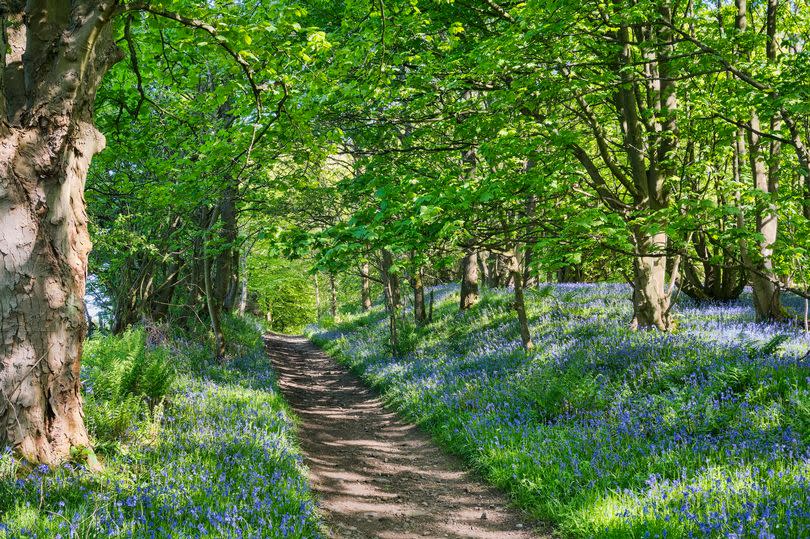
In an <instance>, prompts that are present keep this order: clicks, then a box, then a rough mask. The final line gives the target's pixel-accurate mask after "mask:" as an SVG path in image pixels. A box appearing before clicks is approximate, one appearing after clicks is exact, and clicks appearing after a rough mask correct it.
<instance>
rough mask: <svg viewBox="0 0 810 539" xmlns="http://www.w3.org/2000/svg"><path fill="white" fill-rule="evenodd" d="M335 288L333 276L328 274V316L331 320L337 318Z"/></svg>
mask: <svg viewBox="0 0 810 539" xmlns="http://www.w3.org/2000/svg"><path fill="white" fill-rule="evenodd" d="M337 307H338V305H337V286H335V274H334V273H330V274H329V314H330V315H332V320H335V319H336V318H337Z"/></svg>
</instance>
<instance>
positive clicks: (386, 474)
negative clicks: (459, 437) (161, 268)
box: [266, 334, 542, 539]
mask: <svg viewBox="0 0 810 539" xmlns="http://www.w3.org/2000/svg"><path fill="white" fill-rule="evenodd" d="M266 343H267V351H268V354H269V355H270V358H271V360H272V363H273V365H274V367H275V369H276V371H277V372H278V377H279V386H280V388H281V391H282V393H283V394H284V396H285V397H286V399H287V401H288V402H289V403H290V405H291V406H292V408H293V409H294V410H295V412H296V413H297V414H298V416H299V418H300V420H301V422H300V431H299V439H300V443H301V446H302V449H303V452H304V456H305V460H306V464H307V466H308V467H309V472H310V482H311V484H312V487H313V489H314V491H315V495H316V499H317V500H318V503H319V506H320V510H321V514H322V516H323V518H324V520H325V522H326V525H327V526H328V528H329V530H330V531H331V536H332V537H339V538H346V539H361V538H362V539H365V538H372V537H374V538H381V539H409V538H416V537H437V538H441V537H450V538H486V539H529V538H537V537H541V536H542V535H541V532H537V531H533V530H532V524H531V521H530V520H528V519H526V518H525V517H523V516H521V515H520V514H519V513H518V512H517V511H516V510H514V509H511V508H510V507H509V504H508V500H507V498H506V497H505V496H504V495H503V494H502V493H500V492H499V491H497V490H495V489H494V488H492V487H489V486H487V485H485V484H483V483H482V482H481V481H480V480H478V479H476V478H475V477H474V476H473V475H472V474H471V473H469V472H466V471H465V470H464V467H463V466H462V464H461V462H460V461H459V460H458V459H455V458H453V457H451V456H448V455H447V454H445V453H443V452H442V451H441V450H439V449H438V448H437V447H436V446H435V445H434V443H433V442H432V441H431V440H430V438H429V437H428V436H427V435H426V434H424V433H422V432H421V431H419V430H418V429H417V428H416V427H415V426H413V425H410V424H408V423H405V422H403V421H401V420H400V419H398V417H397V416H396V414H395V413H393V412H391V411H390V410H387V409H385V407H384V406H383V404H382V402H381V400H380V399H379V398H378V397H377V396H376V395H375V394H374V392H373V391H371V390H369V389H368V388H366V387H365V386H364V385H363V384H362V383H361V382H360V381H359V380H358V379H357V377H356V376H354V375H353V374H351V373H350V372H349V371H347V370H346V369H345V368H344V367H343V366H341V365H339V364H337V363H336V362H335V361H334V360H333V359H331V358H330V357H328V356H327V355H326V354H324V353H323V352H322V351H321V350H320V349H318V348H317V347H316V346H315V345H314V344H312V343H311V342H309V340H307V339H306V338H305V337H291V336H284V335H276V334H270V335H267V337H266Z"/></svg>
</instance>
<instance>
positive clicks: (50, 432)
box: [0, 0, 300, 464]
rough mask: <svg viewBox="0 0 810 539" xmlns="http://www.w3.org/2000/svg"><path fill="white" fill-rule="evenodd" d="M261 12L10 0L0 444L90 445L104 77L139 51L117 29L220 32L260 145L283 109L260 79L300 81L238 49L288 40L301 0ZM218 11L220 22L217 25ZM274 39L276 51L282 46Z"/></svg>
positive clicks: (47, 456) (0, 128)
mask: <svg viewBox="0 0 810 539" xmlns="http://www.w3.org/2000/svg"><path fill="white" fill-rule="evenodd" d="M253 8H254V9H253V11H252V12H251V13H252V16H246V15H245V12H244V11H241V12H240V10H241V9H242V8H241V7H240V6H235V7H234V6H220V5H218V4H216V3H209V4H206V5H203V6H200V5H196V4H195V3H192V2H180V1H176V2H154V3H152V2H122V1H116V0H73V1H70V2H54V1H45V0H43V1H29V2H17V1H13V2H4V3H2V5H0V15H1V16H2V33H0V39H2V42H0V54H2V66H3V73H2V77H1V78H0V105H1V106H0V109H2V110H3V117H2V121H1V122H0V137H2V142H0V147H1V148H2V150H0V151H1V152H2V155H1V156H0V202H1V203H2V208H0V253H2V257H3V264H2V269H0V333H2V336H1V337H2V344H0V347H2V348H0V357H1V358H2V371H0V389H2V402H0V421H2V428H0V443H4V444H7V445H10V446H12V447H13V448H15V450H17V451H18V452H19V453H20V454H21V455H22V456H23V457H25V458H26V459H28V460H29V461H31V462H43V463H49V464H51V463H57V462H60V461H62V460H65V459H66V458H69V457H70V455H71V449H72V448H82V447H84V448H89V446H90V443H89V439H88V435H87V431H86V429H85V426H84V422H83V417H82V410H81V398H80V393H79V391H80V380H79V364H80V357H81V351H82V341H83V339H84V337H85V334H86V330H87V329H86V326H87V323H86V320H85V306H84V294H85V279H86V276H87V262H88V253H89V252H90V248H91V242H90V237H89V235H88V222H87V213H86V208H85V198H84V187H85V181H86V178H87V173H88V168H89V167H90V162H91V159H92V158H93V156H94V155H96V154H97V153H98V152H100V151H101V150H102V149H103V148H104V147H105V137H104V135H102V134H101V133H100V132H99V130H98V129H97V128H96V126H95V124H94V101H95V98H96V94H97V92H98V90H99V86H100V84H101V82H102V79H103V78H104V75H105V74H106V73H107V72H108V71H109V70H110V68H111V67H112V66H113V65H114V64H116V63H117V62H119V61H120V60H121V59H122V58H124V57H125V54H124V53H123V52H122V50H121V49H120V48H119V47H118V46H117V45H116V42H115V39H114V36H113V34H114V32H122V30H123V22H124V20H125V19H129V23H128V24H131V21H132V19H133V17H135V20H136V22H137V23H138V24H148V23H150V21H153V20H157V19H161V20H165V21H167V22H170V23H171V24H176V25H180V26H184V27H187V28H189V29H190V30H191V31H193V32H194V33H195V35H196V36H198V37H200V38H201V39H200V40H199V41H200V42H202V38H203V36H204V38H205V39H206V40H211V41H212V42H213V44H214V46H215V47H216V48H218V49H219V50H221V51H222V52H223V54H224V57H226V58H228V59H229V61H231V62H232V63H233V65H234V66H235V69H236V70H237V72H239V73H240V75H241V78H242V80H243V83H242V84H243V88H244V91H245V94H246V95H248V96H249V97H250V103H251V107H252V108H253V118H252V122H253V125H254V126H256V127H251V126H249V127H248V131H249V132H251V135H250V137H249V138H250V143H249V146H253V145H255V144H256V142H257V141H258V139H259V138H261V136H262V135H263V134H264V133H265V132H266V128H265V127H264V126H266V125H269V124H270V123H272V121H274V120H275V119H276V118H277V117H278V111H270V112H268V111H263V110H262V108H261V93H262V91H263V87H260V86H261V85H263V84H265V82H267V81H270V82H269V83H268V86H273V87H274V88H278V91H275V90H274V92H273V93H275V94H276V95H278V96H282V94H284V95H286V85H285V83H284V82H283V81H281V80H280V78H279V75H278V72H277V71H274V70H272V69H266V67H269V65H268V64H264V65H263V66H262V67H261V69H256V70H254V69H253V68H252V67H251V65H250V62H249V58H250V54H249V52H248V51H247V50H245V51H242V50H241V48H235V47H232V46H231V45H230V44H229V43H230V42H231V41H232V40H238V41H239V42H241V43H250V41H251V39H250V36H251V35H261V36H270V35H271V34H269V33H268V32H267V28H269V27H273V28H276V26H275V25H276V24H278V23H279V20H282V21H284V22H285V24H283V25H281V26H282V29H281V30H280V33H281V36H280V37H281V38H282V39H287V40H288V41H290V40H289V36H290V35H293V36H295V31H294V30H291V28H293V27H292V26H291V24H286V22H288V21H289V19H290V18H291V17H292V16H293V15H292V12H293V8H292V6H284V7H283V11H281V13H282V14H283V16H274V17H271V16H268V13H269V11H268V9H269V8H261V9H259V8H257V6H253ZM214 12H216V13H217V17H216V18H217V20H218V22H217V23H216V24H209V23H207V22H204V19H205V16H206V15H210V14H211V13H214ZM237 12H239V13H237ZM232 22H235V24H229V23H232ZM218 26H221V27H222V28H224V30H223V31H220V30H219V29H218ZM299 28H300V27H299ZM245 36H247V37H245ZM263 39H264V43H262V45H265V46H267V48H268V49H273V50H275V49H277V47H278V44H274V45H273V46H271V45H270V44H269V43H268V42H267V39H268V38H267V37H263ZM290 43H292V41H290ZM257 44H258V43H257ZM290 46H291V47H292V45H290ZM130 53H132V54H134V51H133V50H132V49H130ZM133 58H135V56H133ZM282 58H284V57H282ZM131 67H133V68H134V69H136V70H137V67H138V66H137V64H135V65H133V66H131ZM137 90H138V92H139V94H140V96H141V101H140V102H139V104H138V107H137V108H138V109H140V108H141V106H142V103H143V102H145V101H147V100H148V99H147V98H148V96H147V88H145V84H144V81H143V80H142V78H141V75H140V73H138V82H137ZM282 99H283V98H282ZM257 107H258V110H257ZM246 156H247V157H248V158H249V150H248V151H243V152H242V153H241V154H237V156H236V157H237V158H241V160H242V161H243V162H244V161H245V158H246Z"/></svg>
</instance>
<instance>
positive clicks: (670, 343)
mask: <svg viewBox="0 0 810 539" xmlns="http://www.w3.org/2000/svg"><path fill="white" fill-rule="evenodd" d="M440 290H441V289H440ZM446 290H449V291H452V293H446V292H444V293H443V294H442V299H441V301H440V303H439V304H438V305H437V308H436V310H435V315H436V320H435V321H434V323H433V324H431V325H430V327H429V329H428V330H427V331H424V332H423V333H422V334H421V335H420V336H419V338H418V340H417V342H416V345H415V350H414V351H413V352H412V353H411V354H409V355H407V356H402V357H399V358H395V357H391V355H390V350H389V349H388V331H387V321H386V320H385V317H384V316H382V314H383V313H382V312H381V311H380V310H376V311H372V313H369V314H363V315H355V316H351V317H347V318H346V319H344V320H343V321H342V322H341V323H339V324H337V325H336V327H334V328H331V329H330V330H329V331H320V330H317V329H316V330H314V333H313V339H314V340H315V341H316V342H318V343H319V344H322V345H323V346H324V349H325V350H327V351H328V352H329V353H330V354H332V355H334V356H335V357H336V358H337V359H338V360H339V361H341V362H343V363H344V364H345V365H347V366H349V367H350V368H351V369H352V370H353V371H355V372H357V373H358V374H359V375H361V376H362V377H363V378H364V379H365V380H367V381H368V382H369V383H370V384H371V385H372V386H374V387H376V388H377V389H379V390H380V391H381V393H382V395H383V397H384V398H385V399H386V400H387V401H388V402H389V403H390V404H391V405H392V406H393V407H395V408H396V409H397V410H398V411H400V412H401V413H402V414H403V415H404V416H405V417H407V418H409V419H411V420H413V421H415V422H417V423H419V424H420V425H422V426H423V427H424V428H425V429H427V430H428V431H429V432H430V433H431V434H432V435H433V436H434V437H435V438H436V439H437V440H439V441H440V443H442V444H443V445H444V446H445V447H446V448H448V449H449V450H451V451H453V452H455V453H458V454H459V455H461V456H463V457H464V458H465V459H466V460H467V461H468V462H469V463H470V465H471V466H474V467H475V468H477V469H478V470H480V471H481V472H482V473H483V474H484V475H485V476H486V477H487V478H488V479H489V480H490V481H492V482H493V483H495V484H497V485H499V486H501V487H502V488H504V489H507V490H508V491H509V492H510V493H511V494H512V496H513V497H514V499H515V500H516V502H517V503H518V504H520V505H521V506H522V507H524V508H526V509H527V510H528V511H530V512H531V513H533V514H534V515H536V516H538V517H539V518H541V519H544V520H550V521H551V522H552V523H554V524H555V525H556V527H557V529H558V530H559V533H560V534H561V535H563V536H572V537H608V538H620V537H644V536H646V535H647V534H649V535H650V536H653V537H654V536H656V535H657V536H659V537H663V536H668V537H688V536H689V535H690V534H691V535H694V536H714V535H717V536H722V535H723V534H727V535H733V534H736V535H738V536H742V537H756V536H757V535H758V534H759V532H760V530H761V529H768V530H771V532H772V533H773V535H774V536H775V537H780V538H781V537H785V538H788V537H796V536H804V535H806V531H807V530H806V525H807V522H806V520H803V519H797V518H795V517H794V516H793V515H794V514H793V510H792V509H791V508H792V507H802V508H804V507H807V503H808V498H807V490H806V488H805V485H806V481H807V474H808V473H809V472H810V469H808V466H807V461H806V458H805V448H806V447H807V441H808V439H809V438H808V436H810V406H809V404H810V386H809V385H808V384H810V379H808V378H807V366H806V357H804V358H803V357H802V356H803V355H804V353H805V352H806V343H807V338H806V336H805V335H803V334H802V333H800V332H798V331H795V330H793V329H790V328H786V327H779V326H774V325H757V324H755V323H754V313H753V312H752V311H753V310H752V309H751V308H750V307H748V308H746V306H745V305H746V304H745V303H741V302H738V303H734V304H732V305H728V306H718V305H712V306H707V307H703V308H699V307H698V308H696V307H693V306H686V307H683V306H681V307H676V308H677V309H679V311H678V317H679V321H680V323H679V330H678V332H677V333H674V334H663V333H658V332H654V331H644V332H633V331H630V330H629V329H628V328H627V327H625V323H624V321H625V320H627V319H629V317H630V316H631V312H632V310H631V305H630V302H629V301H628V299H627V298H628V296H627V288H626V287H624V286H622V285H608V284H598V285H582V284H576V285H560V286H556V287H553V288H552V289H551V290H549V289H547V288H546V289H544V290H543V292H542V293H538V294H531V295H529V300H528V311H529V318H530V320H531V324H530V327H531V331H532V335H533V337H534V338H535V342H536V343H538V346H537V348H536V349H535V350H534V351H533V352H532V353H529V354H527V353H525V352H524V351H522V350H521V349H520V348H519V341H518V340H517V334H516V322H515V320H514V317H513V316H512V315H511V312H510V306H509V303H510V299H511V296H510V294H508V293H506V292H505V291H501V290H488V291H485V293H484V297H483V298H482V301H481V302H480V303H479V305H478V306H476V308H474V309H471V310H469V311H467V312H465V313H458V312H457V309H458V308H457V301H458V294H457V292H455V290H453V289H452V288H451V287H446ZM749 300H750V299H749V297H745V298H744V301H749ZM705 530H712V531H711V533H704V531H705ZM740 530H742V532H740Z"/></svg>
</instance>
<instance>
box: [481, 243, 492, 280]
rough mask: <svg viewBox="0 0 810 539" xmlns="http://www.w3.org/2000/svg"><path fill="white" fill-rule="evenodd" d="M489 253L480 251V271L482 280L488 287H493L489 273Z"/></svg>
mask: <svg viewBox="0 0 810 539" xmlns="http://www.w3.org/2000/svg"><path fill="white" fill-rule="evenodd" d="M489 257H490V255H489V253H488V252H487V251H481V252H479V253H478V271H479V273H480V275H481V280H482V281H483V282H484V284H485V285H486V286H487V287H491V285H492V282H491V279H490V275H489V263H488V262H489Z"/></svg>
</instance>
